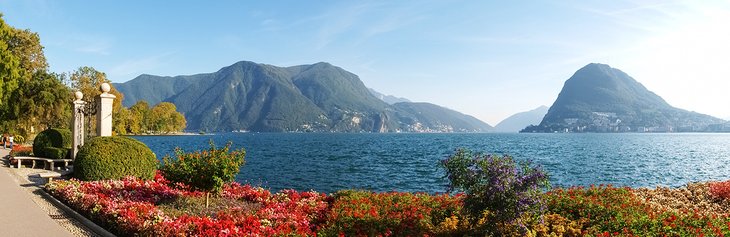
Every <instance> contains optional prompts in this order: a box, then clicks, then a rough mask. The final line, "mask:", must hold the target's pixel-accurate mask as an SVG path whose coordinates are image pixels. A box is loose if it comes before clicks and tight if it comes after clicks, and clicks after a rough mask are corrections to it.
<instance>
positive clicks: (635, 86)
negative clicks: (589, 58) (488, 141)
mask: <svg viewBox="0 0 730 237" xmlns="http://www.w3.org/2000/svg"><path fill="white" fill-rule="evenodd" d="M722 123H725V121H724V120H722V119H718V118H715V117H712V116H709V115H704V114H700V113H696V112H690V111H687V110H683V109H678V108H675V107H672V106H671V105H669V104H668V103H667V102H666V101H664V99H662V98H661V97H659V96H658V95H656V94H654V93H653V92H651V91H649V90H648V89H647V88H646V87H644V86H643V85H642V84H641V83H639V82H638V81H636V80H635V79H634V78H632V77H631V76H629V75H628V74H626V73H624V72H623V71H621V70H619V69H615V68H611V67H610V66H608V65H605V64H597V63H591V64H588V65H586V66H585V67H583V68H581V69H579V70H578V71H577V72H575V74H573V76H571V77H570V78H569V79H568V80H567V81H565V84H564V85H563V89H562V90H561V91H560V94H559V95H558V98H557V99H556V100H555V102H554V103H553V105H552V106H550V109H549V110H548V112H547V114H546V115H545V117H544V118H543V119H542V121H541V122H540V124H539V125H535V126H529V127H527V128H525V129H524V130H522V132H699V131H710V130H711V127H712V126H713V125H717V124H722Z"/></svg>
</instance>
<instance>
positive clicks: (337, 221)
mask: <svg viewBox="0 0 730 237" xmlns="http://www.w3.org/2000/svg"><path fill="white" fill-rule="evenodd" d="M461 205H462V196H461V195H457V196H449V195H445V194H441V195H429V194H425V193H415V194H414V193H399V192H388V193H373V192H367V191H355V190H345V191H339V192H337V193H336V194H335V195H334V202H333V203H332V206H331V209H330V210H329V212H328V213H327V222H326V223H325V225H324V226H325V227H324V228H323V229H322V230H321V231H320V232H319V233H320V235H324V236H334V235H339V236H377V235H383V236H390V235H394V236H432V235H447V236H448V235H459V233H460V232H459V231H461V233H463V232H464V231H465V230H466V227H465V225H464V224H465V223H464V222H461V223H459V219H460V217H462V216H461ZM461 219H462V220H463V217H462V218H461Z"/></svg>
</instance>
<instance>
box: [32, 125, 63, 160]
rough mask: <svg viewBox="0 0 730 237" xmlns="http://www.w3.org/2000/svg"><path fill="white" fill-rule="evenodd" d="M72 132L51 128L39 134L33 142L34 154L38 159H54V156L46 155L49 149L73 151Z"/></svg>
mask: <svg viewBox="0 0 730 237" xmlns="http://www.w3.org/2000/svg"><path fill="white" fill-rule="evenodd" d="M71 143H72V136H71V130H68V129H57V128H51V129H46V130H44V131H43V132H41V133H39V134H38V135H37V136H36V137H35V139H34V140H33V154H34V155H35V156H38V157H47V158H52V157H51V156H52V155H53V154H46V153H45V149H46V148H48V147H55V148H66V149H71V146H72V145H71Z"/></svg>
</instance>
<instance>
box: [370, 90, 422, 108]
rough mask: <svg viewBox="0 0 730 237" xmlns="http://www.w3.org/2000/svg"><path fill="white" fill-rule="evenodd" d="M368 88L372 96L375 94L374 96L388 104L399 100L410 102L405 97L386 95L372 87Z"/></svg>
mask: <svg viewBox="0 0 730 237" xmlns="http://www.w3.org/2000/svg"><path fill="white" fill-rule="evenodd" d="M368 90H369V91H370V94H373V96H375V97H376V98H378V99H380V100H382V101H384V102H385V103H388V104H390V105H393V104H396V103H400V102H411V101H410V100H409V99H406V98H402V97H396V96H393V95H386V94H383V93H380V92H378V91H376V90H375V89H373V88H368Z"/></svg>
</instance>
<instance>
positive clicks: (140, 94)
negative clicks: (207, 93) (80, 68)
mask: <svg viewBox="0 0 730 237" xmlns="http://www.w3.org/2000/svg"><path fill="white" fill-rule="evenodd" d="M206 76H208V75H205V74H202V75H193V76H176V77H160V76H153V75H147V74H142V75H139V76H138V77H136V78H134V79H132V80H130V81H129V82H126V83H113V84H114V88H116V89H117V90H119V91H123V93H124V101H123V102H122V104H123V105H124V106H126V107H130V106H132V105H134V103H137V101H138V100H145V101H147V103H149V104H150V105H155V104H158V103H160V102H162V101H163V100H164V99H166V98H168V97H170V96H173V95H175V94H177V93H180V92H181V91H182V90H184V89H186V88H188V86H190V84H192V82H193V81H196V80H199V79H201V78H204V77H206ZM151 81H154V82H155V83H149V82H151Z"/></svg>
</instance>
